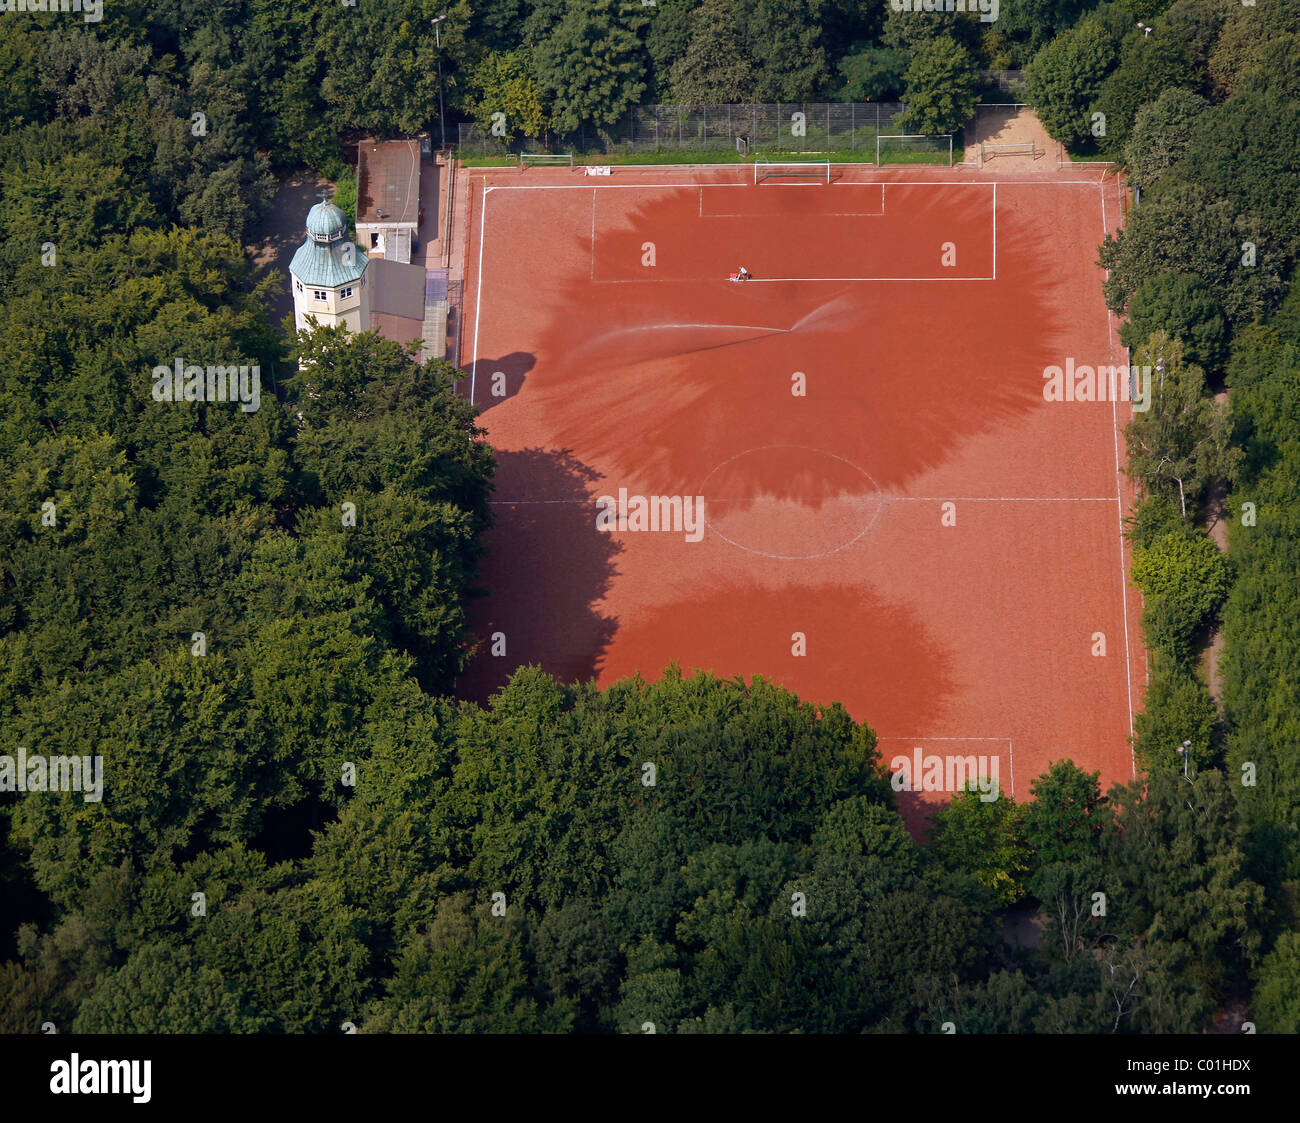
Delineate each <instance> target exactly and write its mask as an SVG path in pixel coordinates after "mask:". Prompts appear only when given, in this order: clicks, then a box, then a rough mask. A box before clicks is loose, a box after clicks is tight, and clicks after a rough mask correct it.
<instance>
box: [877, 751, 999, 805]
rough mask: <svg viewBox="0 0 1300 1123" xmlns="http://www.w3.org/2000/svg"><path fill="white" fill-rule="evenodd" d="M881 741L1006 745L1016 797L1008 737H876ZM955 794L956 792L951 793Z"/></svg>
mask: <svg viewBox="0 0 1300 1123" xmlns="http://www.w3.org/2000/svg"><path fill="white" fill-rule="evenodd" d="M881 741H909V742H911V743H912V745H913V746H914V747H916V748H920V747H921V744H920V743H921V742H925V741H995V742H997V743H999V744H1005V745H1006V746H1007V765H1008V767H1009V768H1010V769H1011V798H1012V799H1015V798H1016V747H1015V742H1014V741H1012V739H1011V738H1010V737H877V738H876V743H877V744H879V743H880V742H881ZM953 794H956V793H953Z"/></svg>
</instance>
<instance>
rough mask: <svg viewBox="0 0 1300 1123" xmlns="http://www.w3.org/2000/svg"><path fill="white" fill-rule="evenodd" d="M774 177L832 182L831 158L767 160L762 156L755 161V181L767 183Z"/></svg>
mask: <svg viewBox="0 0 1300 1123" xmlns="http://www.w3.org/2000/svg"><path fill="white" fill-rule="evenodd" d="M773 179H811V180H816V181H817V182H818V183H830V181H831V162H830V161H829V160H767V159H764V158H763V157H761V156H760V157H759V158H758V159H757V160H755V161H754V182H755V183H766V182H767V181H768V180H773Z"/></svg>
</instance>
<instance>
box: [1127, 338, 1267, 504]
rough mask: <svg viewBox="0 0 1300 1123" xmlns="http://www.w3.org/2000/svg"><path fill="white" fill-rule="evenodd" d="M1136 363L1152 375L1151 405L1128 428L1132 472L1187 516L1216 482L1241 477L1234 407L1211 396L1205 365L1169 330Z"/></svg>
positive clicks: (1151, 342) (1141, 350)
mask: <svg viewBox="0 0 1300 1123" xmlns="http://www.w3.org/2000/svg"><path fill="white" fill-rule="evenodd" d="M1133 365H1134V366H1135V367H1137V368H1139V369H1141V370H1142V371H1143V372H1144V375H1143V381H1144V382H1145V381H1146V378H1147V376H1148V375H1149V379H1150V387H1151V389H1150V395H1151V403H1150V408H1149V409H1147V410H1145V411H1140V412H1138V413H1137V414H1136V416H1135V417H1134V419H1133V421H1132V422H1131V423H1130V424H1129V426H1128V428H1127V429H1126V430H1125V439H1126V441H1127V444H1128V455H1129V463H1128V468H1127V471H1128V473H1129V475H1130V476H1132V477H1133V478H1134V479H1136V480H1138V481H1139V482H1140V483H1141V484H1142V486H1143V487H1144V488H1145V489H1146V491H1147V492H1148V493H1150V494H1152V495H1163V496H1165V497H1166V498H1169V499H1176V500H1177V502H1178V504H1179V509H1180V510H1181V511H1182V513H1183V515H1184V517H1186V515H1187V512H1188V510H1189V508H1192V507H1194V506H1195V505H1196V504H1197V503H1198V502H1199V501H1200V499H1201V497H1202V496H1203V495H1204V493H1205V489H1206V487H1208V486H1209V484H1210V483H1211V482H1212V481H1213V480H1227V481H1229V482H1231V481H1233V480H1235V479H1236V476H1237V471H1238V468H1239V467H1240V464H1241V456H1242V454H1241V450H1240V449H1239V448H1238V447H1236V446H1235V445H1234V444H1233V443H1232V440H1231V437H1232V415H1231V412H1230V408H1229V406H1228V405H1227V403H1226V402H1225V403H1220V402H1216V401H1214V399H1213V398H1210V397H1208V396H1207V395H1206V393H1205V375H1204V373H1203V372H1202V371H1201V368H1200V367H1198V366H1194V365H1193V364H1191V363H1188V362H1185V361H1184V359H1183V345H1182V344H1181V343H1179V342H1177V341H1176V340H1172V339H1170V338H1169V336H1168V335H1166V334H1165V333H1164V332H1156V333H1155V334H1154V335H1153V336H1151V338H1150V339H1149V340H1147V342H1146V344H1145V345H1144V346H1142V347H1139V348H1138V349H1137V350H1136V351H1135V352H1134V354H1133Z"/></svg>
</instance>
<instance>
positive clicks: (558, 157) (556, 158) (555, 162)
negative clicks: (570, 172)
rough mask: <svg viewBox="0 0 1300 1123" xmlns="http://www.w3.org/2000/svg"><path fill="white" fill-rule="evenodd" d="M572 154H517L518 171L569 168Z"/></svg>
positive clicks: (571, 165) (571, 162)
mask: <svg viewBox="0 0 1300 1123" xmlns="http://www.w3.org/2000/svg"><path fill="white" fill-rule="evenodd" d="M571 167H573V153H572V152H557V153H550V152H521V153H519V170H520V171H521V172H522V171H523V170H524V169H525V168H571Z"/></svg>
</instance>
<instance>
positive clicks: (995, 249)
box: [993, 182, 998, 281]
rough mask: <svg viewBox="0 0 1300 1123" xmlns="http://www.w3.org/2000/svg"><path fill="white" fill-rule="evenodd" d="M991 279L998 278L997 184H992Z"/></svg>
mask: <svg viewBox="0 0 1300 1123" xmlns="http://www.w3.org/2000/svg"><path fill="white" fill-rule="evenodd" d="M993 279H994V280H995V281H996V280H997V279H998V185H997V183H996V182H994V184H993Z"/></svg>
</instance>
